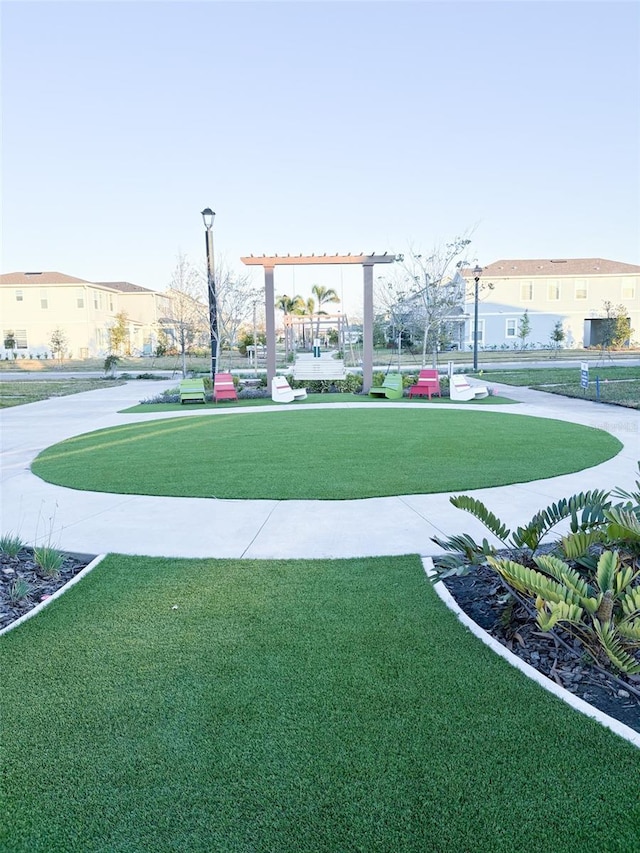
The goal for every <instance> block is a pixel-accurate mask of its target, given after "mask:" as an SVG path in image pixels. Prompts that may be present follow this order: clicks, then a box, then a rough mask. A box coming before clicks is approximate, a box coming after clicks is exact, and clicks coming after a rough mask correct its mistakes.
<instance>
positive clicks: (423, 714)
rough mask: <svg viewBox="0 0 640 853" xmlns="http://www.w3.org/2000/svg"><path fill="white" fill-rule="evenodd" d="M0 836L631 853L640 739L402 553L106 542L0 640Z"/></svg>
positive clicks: (42, 851) (18, 847)
mask: <svg viewBox="0 0 640 853" xmlns="http://www.w3.org/2000/svg"><path fill="white" fill-rule="evenodd" d="M0 666H1V669H2V691H1V692H0V714H1V718H2V729H3V732H2V740H3V746H2V750H3V756H2V762H3V776H2V785H3V790H2V796H3V807H2V825H3V829H2V831H1V832H2V834H0V849H2V850H3V851H7V852H8V851H11V853H52V851H56V853H57V852H58V851H61V853H76V851H77V853H98V851H99V853H125V851H126V853H147V852H148V851H153V853H165V851H166V853H169V852H170V853H178V851H179V853H183V851H188V853H200V851H201V853H213V851H215V853H219V851H220V853H222V851H225V853H226V851H234V853H235V851H238V853H240V851H253V853H273V851H277V853H281V851H286V853H288V852H289V851H292V852H293V851H296V853H297V852H298V851H304V853H336V851H340V852H341V853H342V851H366V853H369V851H381V853H382V851H384V853H391V852H392V853H413V851H415V853H425V851H439V853H461V851H474V853H477V852H478V851H487V853H501V851H504V853H513V851H515V850H541V851H554V853H564V851H567V853H575V851H576V850H580V851H594V853H595V852H596V851H598V853H599V851H604V850H606V851H611V852H612V853H613V851H620V853H630V851H632V850H637V849H638V833H639V831H640V801H639V800H638V787H639V785H640V752H639V751H638V750H637V749H636V748H635V747H633V746H631V745H630V744H628V743H626V742H624V741H623V740H622V739H620V738H618V737H616V736H615V735H613V734H612V733H611V732H608V731H607V730H606V729H604V728H602V727H601V726H599V725H598V724H597V723H595V722H593V721H591V720H589V719H587V718H585V717H583V716H582V715H580V714H578V713H577V712H575V711H572V710H571V709H569V708H568V707H567V706H566V705H564V704H563V703H562V702H560V701H559V700H557V699H555V698H554V697H552V696H550V695H549V694H547V693H546V692H544V691H543V690H542V689H541V688H539V687H538V686H536V685H535V684H533V683H532V682H531V681H529V680H528V679H526V678H525V677H524V676H523V675H522V674H520V673H518V672H517V671H516V670H514V669H512V668H511V667H509V666H508V665H507V664H506V663H505V662H504V661H503V660H501V659H500V658H498V657H496V656H495V655H494V654H493V653H492V652H491V651H490V650H489V649H488V648H486V647H485V646H483V645H482V644H481V643H480V642H479V641H478V640H476V639H475V638H474V637H473V636H472V635H471V634H469V633H468V632H467V631H465V629H464V628H463V627H462V626H461V625H460V624H459V623H458V622H457V620H456V618H455V616H454V615H453V614H452V613H451V612H450V611H448V610H447V609H446V607H445V606H444V605H443V604H442V603H441V602H440V601H439V599H438V598H437V597H436V595H435V593H434V591H433V590H432V588H431V585H430V582H429V581H428V580H427V579H426V577H425V575H424V573H423V570H422V566H421V563H420V560H419V558H418V557H416V556H407V557H394V558H374V559H362V560H349V561H347V560H336V561H331V560H322V561H276V562H270V561H260V562H257V561H256V562H254V561H226V560H190V561H187V560H174V559H172V560H159V559H151V558H143V557H121V556H115V555H113V556H110V557H108V558H107V560H105V561H104V562H103V563H102V564H101V565H100V566H99V567H98V568H97V569H95V570H94V572H93V573H92V574H91V575H89V576H88V577H87V578H86V579H85V580H83V581H82V582H81V583H80V584H79V585H77V586H76V587H74V588H73V589H72V590H70V591H69V592H68V593H67V594H66V595H65V596H63V597H62V598H61V599H60V600H58V601H56V602H54V603H53V604H52V605H51V606H50V607H49V608H47V610H45V611H44V612H43V613H42V614H41V615H39V616H38V617H36V618H35V619H34V620H32V621H30V622H28V623H26V624H25V625H23V626H21V627H20V628H19V629H17V630H16V631H14V632H11V633H10V634H8V635H6V636H5V637H3V638H2V639H1V640H0Z"/></svg>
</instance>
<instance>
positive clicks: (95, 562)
mask: <svg viewBox="0 0 640 853" xmlns="http://www.w3.org/2000/svg"><path fill="white" fill-rule="evenodd" d="M106 556H107V555H106V554H99V555H98V556H97V557H96V558H95V559H93V560H92V561H91V562H90V563H89V564H88V565H87V566H85V567H84V569H83V570H82V571H81V572H78V574H77V575H75V576H74V577H72V578H71V580H70V581H69V582H68V583H66V584H65V585H64V586H61V587H60V589H57V590H56V591H55V592H54V593H52V594H51V595H50V596H49V598H45V600H44V601H41V602H40V604H36V606H35V607H34V608H33V610H30V611H29V612H28V613H25V614H24V616H21V617H20V618H19V619H16V621H15V622H12V623H11V624H10V625H7V627H6V628H2V630H0V637H1V636H2V635H3V634H6V633H8V632H9V631H13V629H14V628H17V627H18V625H22V623H23V622H26V621H27V619H31V617H32V616H37V615H38V613H40V611H41V610H44V608H45V607H46V606H47V605H48V604H51V602H52V601H54V600H55V599H56V598H60V596H61V595H62V594H63V593H65V592H66V591H67V590H68V589H71V587H72V586H74V585H75V584H77V583H78V581H81V580H82V578H83V577H85V576H86V575H88V574H89V572H90V571H92V569H95V567H96V566H97V565H98V563H101V562H102V561H103V560H104V558H105V557H106Z"/></svg>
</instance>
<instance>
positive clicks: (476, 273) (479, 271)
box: [473, 264, 482, 373]
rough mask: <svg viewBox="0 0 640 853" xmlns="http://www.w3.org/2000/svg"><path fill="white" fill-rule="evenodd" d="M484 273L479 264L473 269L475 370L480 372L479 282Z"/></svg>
mask: <svg viewBox="0 0 640 853" xmlns="http://www.w3.org/2000/svg"><path fill="white" fill-rule="evenodd" d="M481 275H482V267H479V266H478V264H476V265H475V267H474V269H473V278H474V281H475V283H476V287H475V291H474V301H473V372H474V373H477V372H478V290H479V286H478V282H479V281H480V276H481Z"/></svg>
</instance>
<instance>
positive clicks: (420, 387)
mask: <svg viewBox="0 0 640 853" xmlns="http://www.w3.org/2000/svg"><path fill="white" fill-rule="evenodd" d="M432 394H437V395H438V397H442V394H441V393H440V379H439V378H438V371H437V370H432V369H428V370H421V371H420V375H419V376H418V381H417V382H416V384H415V385H412V386H411V388H409V397H424V396H425V395H427V396H428V397H429V399H431V395H432Z"/></svg>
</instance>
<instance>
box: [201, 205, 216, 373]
mask: <svg viewBox="0 0 640 853" xmlns="http://www.w3.org/2000/svg"><path fill="white" fill-rule="evenodd" d="M214 217H215V213H214V212H213V210H211V208H210V207H205V209H204V210H203V211H202V220H203V222H204V227H205V240H206V245H207V291H208V293H209V336H210V338H211V379H212V380H214V379H215V375H216V367H217V360H218V305H217V302H216V279H215V272H214V266H213V231H212V228H213V219H214Z"/></svg>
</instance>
